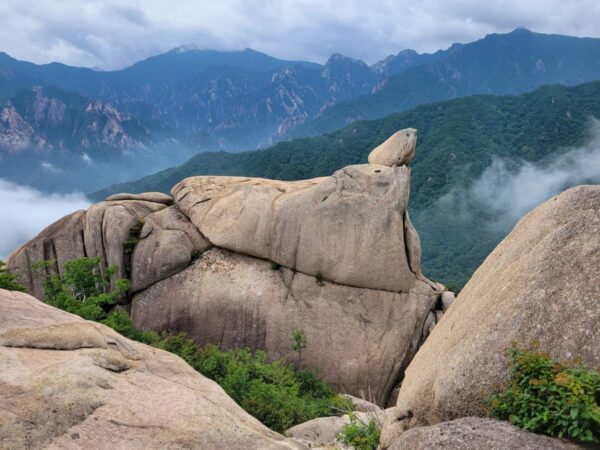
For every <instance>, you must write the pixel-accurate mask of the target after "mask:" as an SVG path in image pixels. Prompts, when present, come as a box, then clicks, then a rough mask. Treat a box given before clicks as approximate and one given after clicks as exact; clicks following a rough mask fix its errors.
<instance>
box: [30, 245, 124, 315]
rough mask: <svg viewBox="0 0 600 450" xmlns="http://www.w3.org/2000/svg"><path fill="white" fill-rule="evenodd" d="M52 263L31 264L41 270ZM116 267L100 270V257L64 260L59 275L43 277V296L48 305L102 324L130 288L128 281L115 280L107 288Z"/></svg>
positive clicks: (52, 262) (47, 261)
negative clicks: (112, 286)
mask: <svg viewBox="0 0 600 450" xmlns="http://www.w3.org/2000/svg"><path fill="white" fill-rule="evenodd" d="M54 264H55V261H51V260H46V261H41V262H39V263H36V264H34V265H33V269H34V270H43V269H46V268H47V267H48V266H52V265H54ZM115 273H116V268H115V267H108V268H102V267H101V265H100V258H99V257H96V258H79V259H75V260H71V261H67V262H66V263H65V265H64V270H63V274H62V275H58V274H54V275H49V276H47V277H46V280H45V282H44V296H45V299H46V303H48V304H49V305H52V306H55V307H57V308H60V309H62V310H64V311H68V312H70V313H73V314H77V315H79V316H81V317H83V318H84V319H87V320H95V321H101V320H104V319H106V318H107V317H108V314H109V312H110V311H111V309H112V308H113V306H114V305H115V304H116V303H117V300H118V299H119V298H121V297H122V296H123V294H124V293H125V292H127V290H128V289H129V282H128V281H127V280H122V279H121V280H117V281H116V282H115V288H114V289H112V290H111V289H110V286H111V278H112V276H113V275H114V274H115Z"/></svg>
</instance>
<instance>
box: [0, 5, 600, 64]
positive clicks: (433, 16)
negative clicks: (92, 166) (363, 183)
mask: <svg viewBox="0 0 600 450" xmlns="http://www.w3.org/2000/svg"><path fill="white" fill-rule="evenodd" d="M598 23H600V2H598V1H597V0H528V1H526V2H523V1H521V0H489V1H486V2H481V1H477V0H449V1H443V2H442V1H438V0H423V1H420V2H416V1H414V0H410V1H407V0H379V1H376V2H373V1H370V0H335V1H334V0H320V1H319V0H203V1H202V2H199V1H196V0H179V1H177V2H165V1H163V0H144V1H143V2H142V1H140V0H129V1H125V0H87V1H80V0H62V1H58V0H38V1H37V2H35V7H31V4H28V3H27V2H23V1H22V0H3V1H2V2H1V3H0V42H1V43H2V44H1V46H2V49H1V50H4V51H6V52H7V53H9V54H11V55H13V56H15V57H18V58H21V59H26V60H32V61H34V62H40V63H41V62H50V61H54V60H58V61H61V62H64V63H67V64H73V65H81V66H96V67H100V68H104V69H108V68H116V67H122V66H126V65H128V64H131V63H132V62H134V61H136V60H139V59H142V58H144V57H147V56H150V55H153V54H156V53H159V52H162V51H165V50H168V49H170V48H173V47H176V46H178V45H180V44H188V43H193V44H196V45H197V46H199V47H201V48H214V49H243V48H246V47H250V48H254V49H256V50H259V51H263V52H266V53H269V54H272V55H274V56H278V57H282V58H289V59H305V60H314V61H318V62H323V61H325V60H326V59H327V58H328V57H329V56H330V55H331V53H333V52H340V53H343V54H346V55H348V56H352V57H355V58H361V59H364V60H366V61H367V62H370V63H372V62H375V61H377V60H379V59H382V58H384V57H385V56H387V55H389V54H392V53H397V52H398V51H400V50H402V49H405V48H414V49H416V50H418V51H434V50H437V49H439V48H446V47H448V46H449V45H450V44H452V43H454V42H469V41H472V40H475V39H478V38H480V37H482V36H483V35H485V34H487V33H492V32H507V31H510V30H512V29H513V28H516V27H518V26H524V27H527V28H531V29H533V30H534V31H539V32H545V33H561V34H570V35H576V36H596V37H598V36H600V28H599V27H598Z"/></svg>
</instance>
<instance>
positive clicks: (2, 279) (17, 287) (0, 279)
mask: <svg viewBox="0 0 600 450" xmlns="http://www.w3.org/2000/svg"><path fill="white" fill-rule="evenodd" d="M0 289H6V290H8V291H21V292H25V286H23V285H22V284H21V283H19V282H18V281H17V277H16V276H14V275H13V274H12V273H10V271H9V270H8V267H6V263H5V262H4V261H2V260H0Z"/></svg>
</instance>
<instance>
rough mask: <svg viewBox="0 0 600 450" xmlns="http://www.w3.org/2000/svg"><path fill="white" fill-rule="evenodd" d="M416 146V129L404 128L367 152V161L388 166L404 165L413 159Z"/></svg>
mask: <svg viewBox="0 0 600 450" xmlns="http://www.w3.org/2000/svg"><path fill="white" fill-rule="evenodd" d="M416 148H417V130H415V129H414V128H406V129H404V130H400V131H397V132H396V133H394V134H393V135H392V136H390V137H389V138H388V139H387V140H386V141H385V142H384V143H383V144H381V145H380V146H378V147H376V148H375V149H374V150H373V151H372V152H371V153H370V154H369V163H370V164H381V165H382V166H388V167H392V166H404V165H406V164H408V163H410V162H411V161H412V160H413V158H414V157H415V149H416Z"/></svg>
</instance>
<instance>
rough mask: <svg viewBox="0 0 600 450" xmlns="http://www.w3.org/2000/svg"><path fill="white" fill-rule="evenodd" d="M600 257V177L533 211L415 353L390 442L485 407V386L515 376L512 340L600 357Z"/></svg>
mask: <svg viewBox="0 0 600 450" xmlns="http://www.w3.org/2000/svg"><path fill="white" fill-rule="evenodd" d="M599 267H600V186H580V187H577V188H573V189H569V190H567V191H565V192H563V193H562V194H560V195H559V196H557V197H554V198H552V199H550V200H548V201H547V202H545V203H543V204H542V205H541V206H539V207H538V208H536V209H535V210H533V211H532V212H530V213H529V214H527V215H526V216H525V217H524V218H523V219H521V221H520V222H519V223H518V224H517V225H516V226H515V228H514V229H513V231H512V232H511V233H510V235H509V236H508V237H507V238H506V239H504V241H502V242H501V243H500V244H499V245H498V247H496V249H495V250H494V251H493V252H492V253H491V254H490V256H488V258H487V259H486V260H485V262H484V263H483V264H482V265H481V267H480V268H479V269H478V270H477V271H476V272H475V274H474V275H473V277H472V278H471V280H470V281H469V282H468V283H467V285H466V286H465V288H464V289H463V290H462V291H461V293H460V295H459V296H458V297H457V299H456V300H455V301H454V302H453V303H452V306H451V307H450V308H449V309H448V312H447V313H446V314H445V315H444V317H443V319H442V320H441V322H440V323H439V324H438V325H437V326H436V327H435V328H434V329H433V332H432V333H431V335H430V336H429V338H428V339H427V341H426V342H425V344H424V345H423V346H422V347H421V348H420V350H419V351H418V352H417V354H416V356H415V358H414V359H413V360H412V362H411V363H410V365H409V367H408V368H407V370H406V376H405V378H404V380H403V383H402V387H401V389H400V393H399V397H398V403H397V407H396V409H395V413H394V414H392V415H390V418H389V420H387V421H386V426H385V427H384V433H383V442H384V444H386V445H389V444H390V443H391V442H392V441H393V440H394V439H395V438H396V437H397V436H398V435H399V434H401V433H402V432H403V431H404V430H406V429H407V428H412V427H415V426H422V425H431V424H435V423H438V422H444V421H447V420H452V419H455V418H459V417H467V416H484V415H485V410H484V407H483V404H482V392H490V391H492V390H493V389H494V386H497V385H499V384H500V383H502V382H503V381H504V380H505V379H506V376H507V367H506V360H505V358H504V355H503V352H504V350H505V349H507V348H509V347H510V346H511V343H512V342H517V343H518V344H520V345H521V346H527V345H529V344H531V343H538V344H539V348H540V350H541V351H545V352H548V353H549V354H550V355H551V356H552V357H553V358H554V359H557V360H567V359H571V358H574V357H577V356H579V357H581V358H582V359H583V362H584V363H585V364H587V365H588V366H589V367H592V368H595V367H599V366H600V327H599V326H598V324H599V323H600V271H599V270H598V268H599Z"/></svg>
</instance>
